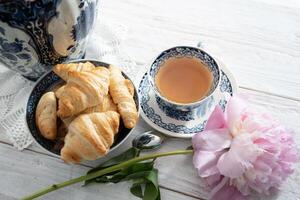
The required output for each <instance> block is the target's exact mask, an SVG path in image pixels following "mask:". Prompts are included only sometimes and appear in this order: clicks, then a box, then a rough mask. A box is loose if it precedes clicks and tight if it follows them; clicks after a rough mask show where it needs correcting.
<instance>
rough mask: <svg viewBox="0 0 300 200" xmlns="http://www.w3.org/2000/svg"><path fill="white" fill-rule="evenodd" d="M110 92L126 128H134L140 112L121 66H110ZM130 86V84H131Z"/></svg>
mask: <svg viewBox="0 0 300 200" xmlns="http://www.w3.org/2000/svg"><path fill="white" fill-rule="evenodd" d="M109 70H110V86H109V90H110V94H111V96H112V99H113V101H114V103H115V104H117V107H118V111H119V113H120V115H121V117H122V120H123V122H124V125H125V127H126V128H133V127H134V126H135V125H136V123H137V120H138V112H137V108H136V105H135V102H134V99H133V96H132V95H131V93H130V92H129V89H128V85H129V84H128V81H126V80H125V78H124V77H123V75H122V72H121V70H120V69H119V68H117V67H114V66H110V67H109ZM129 87H130V86H129Z"/></svg>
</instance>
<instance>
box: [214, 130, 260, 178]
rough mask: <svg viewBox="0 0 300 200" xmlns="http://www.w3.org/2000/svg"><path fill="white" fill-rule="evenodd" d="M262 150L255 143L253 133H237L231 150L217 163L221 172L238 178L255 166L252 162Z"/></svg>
mask: <svg viewBox="0 0 300 200" xmlns="http://www.w3.org/2000/svg"><path fill="white" fill-rule="evenodd" d="M261 153H262V150H261V149H260V148H258V146H257V145H255V144H253V142H252V139H251V135H249V134H246V133H244V134H240V135H237V136H236V137H235V138H234V139H233V141H232V144H231V147H230V150H229V151H228V152H227V153H225V154H223V155H222V156H221V157H220V159H219V161H218V164H217V167H218V169H219V171H220V173H221V174H222V175H224V176H227V177H230V178H237V177H239V176H241V175H243V173H244V172H245V171H246V170H247V169H249V168H251V167H253V165H252V163H253V162H254V161H255V160H256V158H257V156H259V155H260V154H261Z"/></svg>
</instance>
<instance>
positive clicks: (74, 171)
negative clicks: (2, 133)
mask: <svg viewBox="0 0 300 200" xmlns="http://www.w3.org/2000/svg"><path fill="white" fill-rule="evenodd" d="M0 156H1V162H0V176H1V181H0V188H1V190H0V198H1V200H6V199H7V200H10V199H19V198H21V197H22V196H24V195H28V194H29V193H31V192H35V191H36V190H38V189H41V188H42V187H46V186H48V185H50V184H53V183H57V182H61V181H64V180H67V179H70V178H75V177H77V176H79V175H83V174H85V173H86V171H87V170H88V169H89V168H87V167H84V166H79V165H66V164H64V163H62V162H61V161H60V160H58V159H55V158H51V157H49V156H45V155H41V154H38V153H34V152H32V151H28V150H25V151H24V152H19V151H16V150H15V149H14V148H12V147H11V146H9V145H6V144H0ZM129 187H130V185H129V184H127V183H125V182H124V183H119V184H101V185H98V184H94V185H90V186H88V187H81V184H76V185H73V186H70V187H67V188H64V189H61V190H58V191H55V192H52V193H51V194H48V195H45V196H44V197H43V198H42V199H49V200H50V199H53V200H55V199H121V200H122V199H124V200H127V199H137V198H135V197H134V196H133V195H131V194H130V192H129ZM114 191H118V192H114ZM161 193H162V198H163V199H188V200H193V199H195V198H192V197H189V196H186V195H183V194H180V193H178V192H172V191H170V190H166V189H163V188H162V189H161Z"/></svg>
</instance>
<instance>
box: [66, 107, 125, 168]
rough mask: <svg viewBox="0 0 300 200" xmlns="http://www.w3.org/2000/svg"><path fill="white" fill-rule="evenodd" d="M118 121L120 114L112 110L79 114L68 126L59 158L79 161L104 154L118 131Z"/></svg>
mask: <svg viewBox="0 0 300 200" xmlns="http://www.w3.org/2000/svg"><path fill="white" fill-rule="evenodd" d="M119 122H120V115H119V114H118V113H117V112H114V111H108V112H104V113H91V114H82V115H79V116H78V117H77V118H76V119H74V120H73V121H72V122H71V124H70V126H69V130H68V134H67V136H66V137H65V145H64V147H63V148H62V150H61V158H62V159H63V160H64V161H65V162H68V163H79V162H80V161H81V160H95V159H97V158H99V157H102V156H104V155H106V154H107V153H108V151H109V148H110V147H111V145H112V144H113V142H114V136H115V134H116V133H118V128H119Z"/></svg>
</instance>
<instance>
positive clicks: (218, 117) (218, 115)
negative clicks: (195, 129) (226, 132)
mask: <svg viewBox="0 0 300 200" xmlns="http://www.w3.org/2000/svg"><path fill="white" fill-rule="evenodd" d="M225 127H226V121H225V117H224V113H223V111H222V109H221V107H220V106H216V108H215V109H214V111H213V112H212V114H211V115H210V117H209V119H208V120H207V123H206V126H205V130H211V129H219V128H225Z"/></svg>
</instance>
